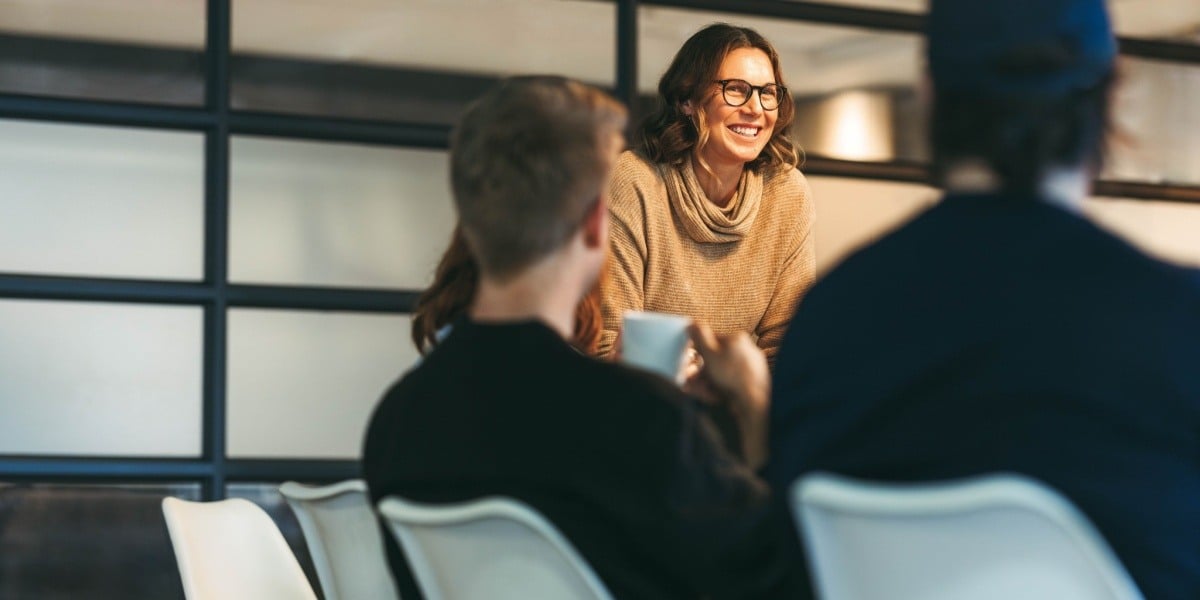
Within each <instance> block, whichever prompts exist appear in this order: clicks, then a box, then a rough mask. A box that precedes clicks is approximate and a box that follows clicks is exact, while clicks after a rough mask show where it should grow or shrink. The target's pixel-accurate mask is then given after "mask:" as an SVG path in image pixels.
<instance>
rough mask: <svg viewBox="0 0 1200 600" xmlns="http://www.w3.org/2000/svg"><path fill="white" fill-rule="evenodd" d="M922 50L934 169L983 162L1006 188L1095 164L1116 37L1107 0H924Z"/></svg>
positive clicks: (1021, 187)
mask: <svg viewBox="0 0 1200 600" xmlns="http://www.w3.org/2000/svg"><path fill="white" fill-rule="evenodd" d="M927 26H928V45H927V58H928V61H929V71H930V75H931V79H932V84H933V89H934V101H933V103H934V104H933V111H932V128H931V137H932V141H933V147H934V162H935V166H936V168H937V170H938V172H939V174H942V175H944V174H945V171H946V169H947V168H948V167H951V166H953V165H954V164H955V163H958V162H961V161H976V162H979V161H982V162H983V163H984V164H986V165H987V166H989V167H990V168H991V169H992V170H994V171H995V172H996V173H997V175H999V176H1000V179H1001V180H1002V182H1003V185H1004V186H1005V187H1007V188H1008V189H1010V190H1015V191H1032V190H1034V189H1035V188H1036V186H1037V184H1038V182H1039V180H1040V179H1041V178H1042V177H1043V176H1045V174H1046V172H1047V171H1048V170H1051V169H1054V168H1062V167H1068V168H1069V167H1077V166H1080V165H1084V166H1089V167H1092V168H1097V169H1098V168H1099V166H1100V163H1101V160H1102V158H1103V148H1104V137H1105V134H1106V133H1107V129H1108V119H1109V108H1110V100H1111V89H1112V83H1113V68H1114V61H1115V58H1116V40H1115V38H1114V37H1113V33H1112V28H1111V26H1110V24H1109V19H1108V13H1107V10H1106V9H1105V6H1104V0H972V1H965V0H931V2H930V11H929V18H928V21H927Z"/></svg>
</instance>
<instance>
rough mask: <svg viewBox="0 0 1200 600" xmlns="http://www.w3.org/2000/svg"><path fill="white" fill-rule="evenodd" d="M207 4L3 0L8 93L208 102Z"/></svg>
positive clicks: (0, 63)
mask: <svg viewBox="0 0 1200 600" xmlns="http://www.w3.org/2000/svg"><path fill="white" fill-rule="evenodd" d="M205 29H206V18H205V3H204V2H200V1H197V0H191V1H184V2H180V1H175V2H161V1H159V0H106V1H103V2H96V1H94V0H3V1H0V91H3V92H8V93H17V94H34V95H47V96H63V97H69V98H83V99H94V100H117V101H125V102H147V103H164V104H177V105H178V104H182V105H200V104H203V103H204V32H205Z"/></svg>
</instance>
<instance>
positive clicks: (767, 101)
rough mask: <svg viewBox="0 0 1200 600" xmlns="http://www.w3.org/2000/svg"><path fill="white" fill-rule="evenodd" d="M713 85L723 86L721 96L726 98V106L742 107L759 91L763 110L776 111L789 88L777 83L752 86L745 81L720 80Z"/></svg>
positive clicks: (759, 99)
mask: <svg viewBox="0 0 1200 600" xmlns="http://www.w3.org/2000/svg"><path fill="white" fill-rule="evenodd" d="M713 83H719V84H721V96H723V97H724V98H725V104H728V105H730V106H742V105H743V104H745V103H747V102H749V101H750V96H753V95H754V92H756V91H757V92H758V101H759V102H760V103H762V107H763V110H775V109H777V108H779V103H780V102H782V101H783V97H784V96H785V95H787V88H785V87H783V86H782V85H779V84H777V83H768V84H766V85H750V82H749V81H746V80H744V79H718V80H716V81H714V82H713Z"/></svg>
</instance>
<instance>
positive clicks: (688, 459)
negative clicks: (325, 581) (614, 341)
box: [363, 320, 805, 598]
mask: <svg viewBox="0 0 1200 600" xmlns="http://www.w3.org/2000/svg"><path fill="white" fill-rule="evenodd" d="M363 468H364V472H365V476H366V479H367V483H368V486H369V488H370V491H371V496H372V499H373V500H374V501H376V502H378V500H380V499H381V498H383V497H385V496H388V495H393V494H395V495H400V496H403V497H406V498H408V499H411V500H416V501H422V502H434V503H436V502H452V501H462V500H467V499H473V498H478V497H481V496H485V495H506V496H511V497H514V498H517V499H519V500H522V501H524V502H526V503H528V504H529V505H531V506H533V507H534V508H536V509H537V510H538V511H540V512H541V513H542V514H543V515H544V516H546V517H547V518H548V519H549V520H550V521H551V522H552V523H554V525H555V526H556V527H558V529H559V530H560V531H562V532H563V534H564V535H565V536H566V537H567V538H568V539H569V540H570V541H571V543H572V544H573V545H574V546H575V547H576V549H578V550H579V552H580V553H581V554H582V555H583V556H584V558H585V559H586V560H587V561H588V563H589V564H590V565H591V566H592V567H593V568H594V569H595V571H596V573H597V574H598V575H599V576H600V578H601V579H602V580H603V581H604V583H605V585H606V586H607V587H608V588H609V590H610V591H611V592H612V593H613V594H614V595H615V596H617V597H618V598H695V597H709V598H755V597H765V598H784V597H786V598H792V597H797V596H798V595H804V586H805V584H804V582H803V580H801V579H798V577H799V576H800V575H799V574H800V572H801V569H800V568H799V567H800V564H799V561H800V559H799V558H798V556H799V549H798V543H797V542H798V540H797V537H796V534H795V530H794V529H793V527H792V525H791V522H790V520H788V519H787V517H786V512H785V510H784V508H783V506H782V504H781V503H779V502H776V501H774V500H773V499H772V497H771V494H770V493H769V490H768V488H767V487H766V486H765V484H763V483H762V481H760V480H759V479H757V478H756V477H755V476H754V475H753V474H752V473H751V472H750V471H749V470H748V469H747V468H746V467H745V465H744V464H743V463H742V462H741V461H740V460H739V459H738V458H736V457H735V456H733V455H732V454H731V453H730V452H729V451H727V449H726V448H725V446H724V445H723V444H722V443H721V439H720V436H719V434H718V433H717V430H716V428H715V426H714V425H713V423H712V421H711V420H710V419H709V418H708V417H707V416H705V415H704V414H703V413H702V412H701V411H700V410H699V409H698V408H697V405H696V404H695V402H694V401H693V400H692V399H691V398H689V397H687V396H686V395H684V394H683V393H682V392H681V391H680V390H679V389H678V388H676V387H675V386H673V385H671V384H670V383H669V382H667V381H666V380H663V379H660V378H658V377H656V376H653V375H650V374H647V373H641V372H638V371H634V370H632V369H628V368H626V367H623V366H621V365H616V364H612V363H606V362H601V361H597V360H593V359H591V358H588V357H585V356H582V355H580V354H579V353H577V352H576V351H575V350H573V349H572V348H571V347H570V346H569V345H568V344H567V343H566V342H564V341H563V340H562V338H561V337H559V336H558V335H557V334H556V333H555V332H554V331H553V330H551V329H550V328H549V327H546V326H545V325H543V324H541V323H538V322H523V323H511V324H499V325H493V324H487V325H483V324H477V323H472V322H470V321H467V320H461V321H459V322H458V323H457V324H456V325H455V327H454V331H453V332H452V333H451V334H450V336H449V337H448V338H447V339H446V340H445V341H444V342H443V343H442V344H441V345H439V346H438V347H437V349H436V350H435V351H434V352H432V353H431V354H430V355H429V356H428V357H427V358H426V360H425V361H424V362H423V363H422V364H421V365H419V366H418V367H417V368H416V369H414V370H413V371H412V372H410V373H409V374H408V375H406V376H405V377H403V378H402V379H401V380H400V381H399V382H398V383H396V384H395V385H394V386H393V387H392V388H391V389H390V390H389V391H388V392H387V393H386V395H385V396H384V398H383V400H382V401H381V402H380V404H379V406H378V408H377V409H376V411H375V414H374V416H373V418H372V419H371V424H370V426H369V429H368V431H367V438H366V443H365V447H364V450H363ZM387 537H388V540H389V544H391V546H390V548H389V554H390V557H389V558H390V560H391V564H392V570H393V572H395V573H396V575H397V579H398V580H399V582H398V583H399V584H400V586H401V591H402V593H403V592H405V591H407V592H408V593H409V595H406V596H405V597H406V598H407V597H411V594H412V593H413V589H412V587H411V586H412V583H411V581H409V578H410V575H409V574H408V573H407V566H406V565H405V564H403V559H402V558H401V557H400V556H399V555H398V553H397V552H396V548H395V546H394V543H393V542H392V540H391V536H390V535H389V536H387Z"/></svg>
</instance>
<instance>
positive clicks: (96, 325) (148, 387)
mask: <svg viewBox="0 0 1200 600" xmlns="http://www.w3.org/2000/svg"><path fill="white" fill-rule="evenodd" d="M202 324H203V315H202V313H201V310H200V309H199V308H191V307H173V306H172V307H165V306H142V305H128V304H106V303H73V302H41V301H24V300H0V340H3V343H0V454H16V455H22V454H25V455H30V454H32V455H60V454H83V455H112V456H144V455H154V456H179V457H184V456H199V455H200V413H201V400H200V398H201V365H202V362H203V361H202V356H201V334H202Z"/></svg>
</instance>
